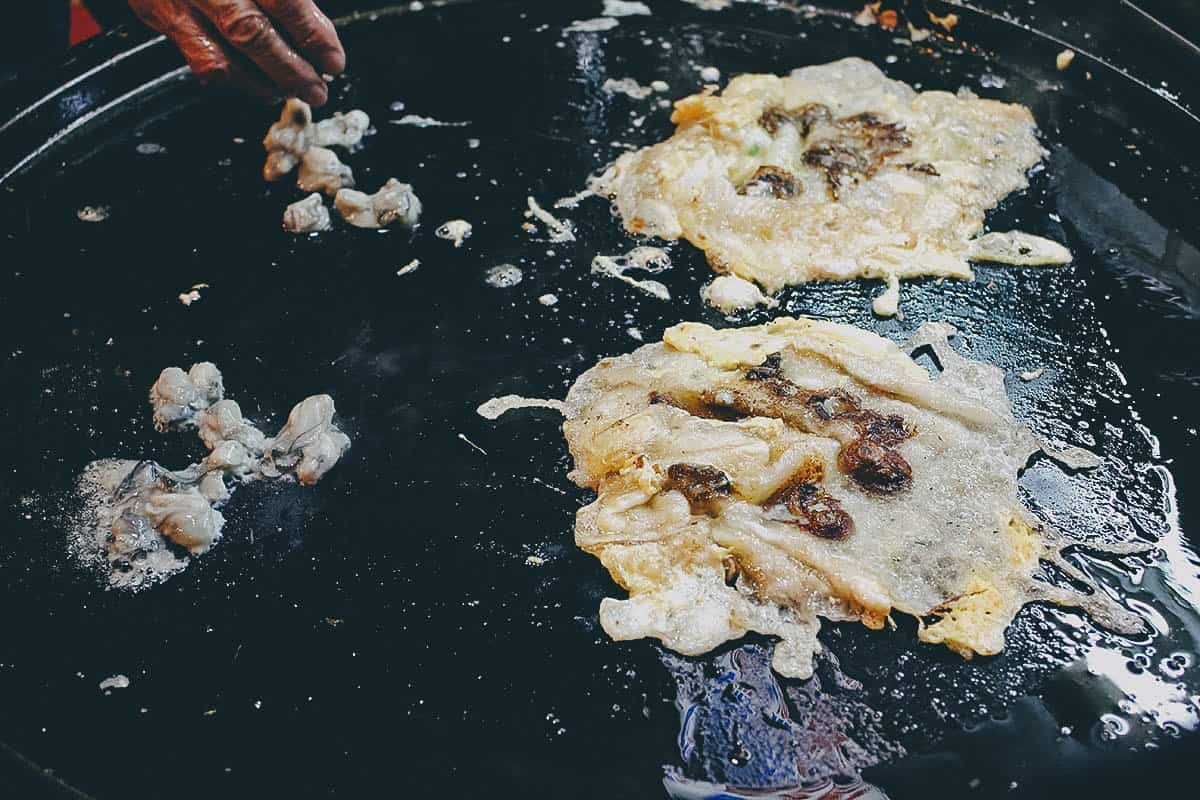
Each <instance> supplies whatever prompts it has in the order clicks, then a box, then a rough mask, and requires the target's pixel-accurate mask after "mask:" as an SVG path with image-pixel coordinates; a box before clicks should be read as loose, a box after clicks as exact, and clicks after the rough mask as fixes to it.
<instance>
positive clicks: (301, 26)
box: [258, 0, 346, 75]
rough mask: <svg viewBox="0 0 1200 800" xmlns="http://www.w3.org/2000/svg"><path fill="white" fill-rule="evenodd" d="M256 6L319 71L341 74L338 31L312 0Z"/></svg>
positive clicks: (267, 0) (264, 1)
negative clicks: (273, 21) (285, 33)
mask: <svg viewBox="0 0 1200 800" xmlns="http://www.w3.org/2000/svg"><path fill="white" fill-rule="evenodd" d="M258 4H259V5H260V6H261V7H262V9H263V10H264V11H266V12H267V15H268V16H269V17H271V19H273V20H275V21H276V22H277V23H279V25H280V26H282V27H283V29H284V30H285V31H287V34H288V36H289V37H291V40H292V42H293V43H294V44H295V45H296V47H297V48H299V50H300V52H301V53H302V54H303V55H304V56H305V58H307V59H308V60H309V61H311V62H312V63H313V64H316V65H317V66H318V67H319V68H320V69H321V71H322V72H327V73H329V74H331V75H340V74H341V73H342V71H343V70H345V69H346V51H345V50H343V49H342V43H341V40H339V39H338V35H337V29H336V28H334V27H333V22H332V21H330V19H329V17H327V16H325V14H324V13H323V12H322V11H321V9H319V8H317V6H316V4H315V3H314V2H313V0H259V2H258Z"/></svg>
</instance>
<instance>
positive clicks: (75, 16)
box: [70, 0, 101, 45]
mask: <svg viewBox="0 0 1200 800" xmlns="http://www.w3.org/2000/svg"><path fill="white" fill-rule="evenodd" d="M100 31H101V28H100V23H98V22H96V18H95V17H93V16H92V12H90V11H88V10H87V6H85V5H84V4H83V3H82V2H80V0H71V34H70V42H71V44H72V45H77V44H79V43H80V42H82V41H86V40H87V39H90V38H92V37H93V36H95V35H96V34H98V33H100Z"/></svg>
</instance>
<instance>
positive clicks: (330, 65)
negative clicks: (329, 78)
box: [318, 47, 346, 75]
mask: <svg viewBox="0 0 1200 800" xmlns="http://www.w3.org/2000/svg"><path fill="white" fill-rule="evenodd" d="M318 60H319V61H320V65H321V70H322V71H323V72H328V73H329V74H330V75H341V74H342V73H343V72H345V71H346V51H345V50H343V49H342V48H341V47H330V48H328V49H326V50H322V51H321V53H320V55H319V56H318Z"/></svg>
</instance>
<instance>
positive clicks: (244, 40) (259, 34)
mask: <svg viewBox="0 0 1200 800" xmlns="http://www.w3.org/2000/svg"><path fill="white" fill-rule="evenodd" d="M221 31H222V33H224V34H225V38H227V39H228V40H229V41H230V43H231V44H233V45H234V46H236V47H239V48H244V49H246V50H255V49H261V48H263V47H266V46H267V44H268V43H269V42H270V39H271V36H272V35H273V34H274V33H275V29H274V28H273V27H272V26H271V21H270V20H268V19H267V17H266V15H265V14H263V13H262V12H261V11H247V12H244V13H241V14H237V15H235V16H232V17H230V18H229V19H228V20H226V21H225V23H224V24H223V25H222V26H221Z"/></svg>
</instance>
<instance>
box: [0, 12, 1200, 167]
mask: <svg viewBox="0 0 1200 800" xmlns="http://www.w3.org/2000/svg"><path fill="white" fill-rule="evenodd" d="M479 1H480V0H430V2H427V3H423V4H422V5H420V6H416V7H414V6H413V4H408V3H402V4H381V5H378V6H375V5H374V4H371V3H360V2H353V0H350V1H349V2H347V1H346V0H331V2H328V3H325V4H324V5H325V6H326V8H327V10H328V11H329V12H330V14H331V15H332V16H334V18H335V21H336V23H337V24H338V25H339V26H347V25H353V24H357V23H360V22H363V21H370V20H372V19H375V18H378V17H381V16H395V15H400V14H406V13H416V12H417V11H419V10H423V9H437V8H441V7H446V6H454V5H466V4H470V3H472V2H479ZM682 1H683V0H676V2H682ZM746 1H747V0H743V2H746ZM749 1H750V2H755V0H749ZM757 4H759V5H765V6H772V7H776V8H780V9H790V10H792V11H795V12H798V13H805V14H813V15H820V14H836V15H839V16H845V15H847V14H849V13H851V12H852V11H854V10H857V9H859V8H861V5H860V4H858V3H857V2H856V1H855V0H849V1H848V2H836V0H834V2H827V3H823V4H821V5H820V6H817V5H813V4H802V3H794V2H774V1H772V0H764V1H762V2H757ZM364 5H365V6H368V7H367V8H358V6H364ZM577 5H579V6H580V9H581V12H582V11H583V10H585V9H586V10H591V11H596V10H598V9H596V8H591V7H592V6H595V5H598V4H597V3H592V2H590V1H589V2H586V3H585V2H581V3H577ZM905 5H906V7H907V8H908V9H909V12H908V13H909V18H910V19H916V20H918V21H920V19H922V16H921V15H922V14H928V13H933V11H932V9H933V8H936V9H937V10H938V12H940V13H941V14H945V13H949V12H950V11H954V12H955V13H958V12H961V13H962V14H963V15H969V17H970V18H971V20H970V24H969V25H963V27H964V28H969V27H972V26H977V27H979V28H980V32H982V30H983V27H985V26H986V25H987V24H999V25H1003V26H1009V27H1012V28H1016V29H1019V30H1021V31H1023V32H1024V33H1025V34H1027V38H1028V39H1029V40H1030V41H1031V42H1037V43H1040V44H1042V45H1044V46H1046V47H1061V48H1071V49H1073V50H1075V51H1076V53H1077V54H1078V55H1079V56H1080V57H1081V59H1082V60H1085V61H1086V62H1087V63H1088V64H1090V65H1093V66H1094V67H1095V68H1096V69H1097V70H1104V71H1108V72H1111V73H1112V74H1113V77H1114V79H1115V80H1117V81H1124V82H1127V83H1132V84H1133V85H1135V86H1136V87H1137V88H1138V89H1140V90H1142V91H1143V92H1145V93H1150V94H1152V95H1153V96H1154V97H1157V98H1158V99H1159V100H1160V101H1161V102H1162V103H1164V104H1166V105H1168V106H1170V107H1171V108H1173V109H1174V110H1175V111H1177V112H1179V113H1182V114H1184V115H1186V116H1187V117H1188V118H1189V119H1190V120H1191V121H1193V122H1197V123H1200V115H1197V113H1196V112H1194V111H1193V110H1192V108H1193V106H1194V102H1193V98H1191V97H1190V96H1188V95H1187V94H1186V92H1188V90H1189V89H1188V87H1184V86H1176V87H1173V88H1172V89H1171V90H1170V91H1168V90H1167V89H1166V88H1165V84H1166V81H1167V78H1166V77H1165V76H1168V75H1170V76H1176V77H1177V76H1180V75H1186V74H1188V73H1187V72H1186V71H1185V69H1186V67H1187V66H1189V65H1190V66H1191V67H1195V66H1196V61H1197V58H1196V54H1197V52H1198V51H1197V48H1196V45H1195V44H1194V43H1192V42H1190V41H1189V40H1188V39H1187V38H1185V37H1183V36H1182V35H1181V34H1179V33H1178V32H1176V31H1174V30H1173V29H1172V28H1170V27H1169V26H1167V25H1165V24H1164V23H1162V22H1161V21H1160V20H1158V19H1157V18H1155V17H1153V16H1151V15H1149V14H1148V13H1146V12H1144V11H1143V10H1142V9H1140V8H1138V7H1137V6H1135V5H1133V4H1130V3H1128V2H1126V1H1125V0H1104V2H1100V3H1095V4H1092V5H1091V6H1090V7H1089V15H1088V28H1089V30H1096V29H1119V30H1120V35H1119V41H1120V42H1124V43H1129V42H1133V43H1134V47H1135V49H1137V50H1138V52H1137V54H1136V56H1131V55H1130V54H1129V53H1122V54H1121V55H1120V56H1110V55H1109V54H1106V53H1104V52H1103V44H1104V43H1103V42H1095V43H1094V44H1092V43H1090V42H1089V41H1088V39H1087V37H1086V36H1083V35H1082V34H1078V33H1076V32H1073V31H1072V30H1070V28H1069V26H1068V27H1066V28H1062V29H1058V28H1056V29H1055V30H1054V32H1053V33H1050V32H1047V31H1046V30H1044V28H1045V27H1047V26H1048V25H1050V24H1051V23H1053V22H1059V23H1061V22H1064V21H1066V20H1067V19H1068V15H1069V10H1067V9H1064V10H1063V11H1062V12H1061V14H1059V15H1057V16H1055V18H1054V19H1052V20H1049V19H1038V20H1036V21H1032V22H1026V21H1024V20H1023V19H1022V17H1020V16H1018V15H1017V14H1015V13H1014V12H1013V11H1012V10H1011V9H1010V8H1009V6H1013V7H1017V8H1021V9H1022V10H1024V11H1025V12H1026V13H1028V9H1029V8H1030V7H1029V6H1020V5H1018V4H1010V3H999V4H990V5H995V6H998V8H994V9H993V8H987V7H984V6H983V4H974V3H971V2H964V1H963V0H950V1H949V2H938V0H932V2H927V1H926V0H914V1H913V2H907V3H906V4H905ZM1060 5H1061V6H1066V5H1068V4H1066V3H1056V2H1050V3H1040V4H1038V6H1036V8H1037V9H1038V10H1039V11H1042V10H1045V9H1054V7H1056V6H1060ZM981 23H982V24H981ZM960 24H962V23H960ZM934 27H935V28H936V26H934ZM934 34H935V35H939V36H941V35H943V34H942V33H939V31H938V30H935V31H934ZM945 35H947V36H950V35H952V34H945ZM1139 41H1144V42H1145V45H1144V46H1142V47H1140V48H1139V47H1138V46H1137V45H1138V42H1139ZM1114 46H1115V45H1114ZM46 74H47V70H46V65H45V64H40V65H35V66H34V67H32V68H30V69H28V70H25V71H23V72H20V73H18V75H17V76H16V77H14V78H12V79H9V80H7V81H6V82H4V83H0V109H9V112H7V113H11V116H10V117H8V118H7V119H6V120H5V121H4V122H3V123H0V186H3V185H5V184H6V183H7V182H8V181H9V179H10V178H12V177H13V176H14V175H17V174H18V173H20V172H21V171H22V170H23V169H24V168H25V167H27V166H29V165H30V164H32V163H34V162H35V161H36V160H37V159H38V158H39V157H40V156H42V155H43V154H45V153H47V152H49V151H51V150H52V149H53V148H54V147H55V146H57V145H59V144H61V143H63V142H65V141H67V140H69V139H71V138H73V137H74V136H75V135H76V134H78V133H80V132H81V131H82V130H83V129H85V128H87V127H88V125H89V124H90V123H94V122H97V121H99V120H111V119H112V118H113V117H114V116H118V115H120V114H123V113H126V112H127V111H129V109H130V108H131V107H135V106H136V105H137V103H136V102H135V101H140V100H145V99H147V98H149V97H151V96H153V95H154V94H156V93H163V92H166V91H168V90H169V89H170V88H171V87H172V86H173V85H175V84H176V83H178V82H182V81H186V80H189V79H190V76H189V74H188V71H187V68H186V67H184V66H182V61H181V59H180V57H179V55H178V53H177V52H176V51H175V49H174V48H173V47H172V46H171V44H170V43H169V42H167V41H166V39H165V37H162V36H155V35H153V34H152V33H151V32H149V31H148V30H127V29H124V28H118V29H116V30H114V31H110V32H108V33H107V34H105V35H104V36H102V37H99V38H98V40H97V41H95V42H91V43H88V44H86V45H84V46H83V48H82V49H79V50H78V51H74V50H73V51H71V53H70V55H69V56H68V57H67V58H66V59H64V60H63V61H62V63H61V64H60V65H59V66H58V67H57V68H56V69H53V70H51V71H50V72H49V74H50V75H51V76H52V79H51V80H50V81H49V82H48V80H47V78H46Z"/></svg>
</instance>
